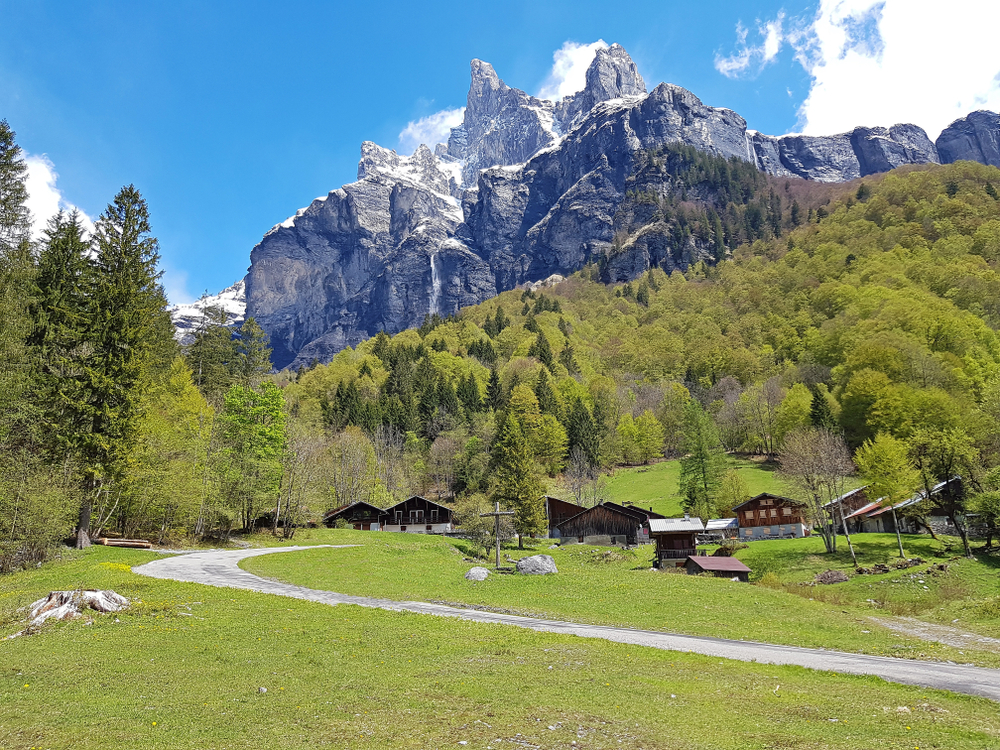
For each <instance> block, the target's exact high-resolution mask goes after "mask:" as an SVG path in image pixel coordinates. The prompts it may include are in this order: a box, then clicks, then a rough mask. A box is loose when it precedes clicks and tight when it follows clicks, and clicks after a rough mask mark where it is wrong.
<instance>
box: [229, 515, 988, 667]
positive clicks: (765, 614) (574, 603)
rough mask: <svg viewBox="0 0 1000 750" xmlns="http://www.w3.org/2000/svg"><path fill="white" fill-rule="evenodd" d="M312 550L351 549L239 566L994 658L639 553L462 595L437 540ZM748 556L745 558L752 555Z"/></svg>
mask: <svg viewBox="0 0 1000 750" xmlns="http://www.w3.org/2000/svg"><path fill="white" fill-rule="evenodd" d="M314 538H315V539H316V540H317V541H318V540H320V539H322V540H324V541H329V542H331V543H339V544H350V543H355V544H359V545H361V546H358V547H354V548H350V549H317V550H308V551H305V552H298V553H293V554H288V555H275V556H266V557H257V558H252V559H248V560H246V561H244V562H243V563H242V565H243V567H245V568H246V569H247V570H249V571H251V572H253V573H256V574H257V575H262V576H265V577H269V578H276V579H280V580H284V581H289V582H292V583H295V584H298V585H302V586H308V587H310V588H315V589H325V590H331V591H338V592H341V593H345V594H354V595H360V596H379V597H385V598H388V599H417V600H422V601H435V602H446V603H454V604H462V605H472V606H481V607H489V608H493V609H498V610H504V611H511V612H515V613H518V614H525V615H542V616H546V617H552V618H558V619H568V620H573V621H576V622H586V623H596V624H603V625H621V626H627V627H637V628H644V629H651V630H666V631H673V632H680V633H689V634H692V635H708V636H718V637H723V638H734V639H740V638H742V639H746V640H756V641H770V642H775V643H784V644H789V645H796V646H806V647H813V648H834V649H839V650H843V651H855V652H862V653H870V654H880V655H886V656H900V657H908V658H930V659H933V658H937V659H951V660H954V661H962V662H970V661H971V662H975V663H979V664H983V665H987V666H1000V654H997V653H993V652H989V651H981V652H980V651H976V652H972V651H966V653H965V654H960V653H959V652H958V651H957V650H955V649H953V648H950V647H947V646H943V645H940V644H936V643H930V642H927V641H922V640H918V639H915V638H907V637H904V636H901V635H899V634H897V633H894V632H892V631H889V630H887V629H884V628H881V627H878V626H877V625H874V624H873V623H872V622H871V620H870V619H869V616H870V615H872V614H877V613H879V610H878V609H877V608H876V607H873V606H872V605H871V604H869V603H867V602H865V603H863V606H858V605H856V604H851V605H850V606H844V604H845V603H844V602H841V601H839V600H836V599H834V600H832V601H829V602H828V601H821V599H823V598H826V597H827V596H829V594H830V592H829V590H828V589H830V588H835V587H816V589H804V588H802V587H797V588H795V591H796V593H790V590H786V589H784V588H781V587H778V588H768V587H764V586H748V585H746V584H740V583H734V582H732V581H729V580H724V579H718V578H707V577H696V576H687V575H684V574H683V573H681V574H673V573H664V572H659V571H653V570H651V569H650V559H651V556H652V547H649V546H647V547H642V548H638V549H635V550H629V551H621V550H617V549H609V548H599V547H587V546H583V545H570V546H566V547H563V548H560V549H553V550H548V549H544V545H543V548H542V549H541V551H544V552H545V553H547V554H551V555H552V556H553V557H554V558H555V561H556V565H557V567H558V568H559V575H558V576H531V577H526V576H505V575H495V576H491V577H490V578H489V579H487V580H486V581H484V582H483V583H473V582H470V581H466V580H465V579H464V578H463V574H464V573H465V571H466V570H467V569H468V568H469V567H471V566H472V564H473V563H472V562H470V561H467V560H466V559H464V557H463V555H462V553H461V552H460V551H459V550H458V549H456V548H455V546H453V545H452V544H451V543H449V542H448V541H447V540H445V539H443V538H441V537H433V536H423V535H407V534H388V533H376V534H372V533H371V532H355V531H349V530H348V531H318V532H314ZM892 538H893V540H894V539H895V537H892ZM782 543H785V544H788V545H789V546H788V547H785V548H782V550H783V551H787V553H788V554H789V556H790V559H800V558H803V557H806V558H809V559H812V558H822V557H823V556H821V555H818V554H815V553H818V552H819V551H821V550H822V542H821V541H820V540H819V539H804V540H798V541H792V540H785V541H784V542H781V541H779V542H775V544H778V545H780V544H782ZM757 544H758V543H754V545H753V546H752V547H751V550H756V549H757V547H756V545H757ZM537 551H539V550H537V549H536V550H534V551H531V550H528V551H518V550H515V549H512V550H509V554H511V555H513V556H515V557H517V556H521V555H527V554H534V553H535V552H537ZM925 552H926V554H927V555H928V559H932V558H933V559H934V560H943V559H947V558H946V557H941V556H940V555H943V554H945V553H944V550H943V548H942V549H941V550H939V551H935V550H932V549H930V548H928V549H927V550H925ZM938 552H940V554H938ZM872 556H873V560H874V557H875V556H877V555H876V553H875V551H874V550H873V552H872ZM763 557H768V556H767V555H763ZM948 557H950V555H949V556H948ZM769 559H770V558H769ZM886 559H891V557H884V556H879V557H878V561H880V562H881V561H883V560H886ZM753 564H755V565H756V564H758V563H757V562H754V563H753ZM790 564H791V563H790V562H784V563H783V562H781V561H780V559H779V561H778V562H776V563H775V566H777V567H781V569H784V567H787V566H788V565H790ZM811 564H812V565H814V566H815V567H816V568H817V571H819V570H825V568H824V567H822V561H821V562H818V563H817V562H813V563H811ZM963 567H969V568H975V569H976V570H979V569H980V568H982V567H983V566H982V565H981V564H979V563H964V564H960V563H954V569H955V570H956V571H958V570H961V569H963ZM789 580H791V579H789ZM892 588H893V589H895V587H894V586H893V587H892ZM820 589H822V591H820ZM813 592H816V593H815V594H814V593H813Z"/></svg>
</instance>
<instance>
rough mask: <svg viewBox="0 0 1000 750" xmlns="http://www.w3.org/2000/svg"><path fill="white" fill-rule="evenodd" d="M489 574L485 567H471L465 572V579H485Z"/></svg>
mask: <svg viewBox="0 0 1000 750" xmlns="http://www.w3.org/2000/svg"><path fill="white" fill-rule="evenodd" d="M489 576H490V571H489V570H487V569H486V568H480V567H476V568H472V569H471V570H470V571H469V572H468V573H466V574H465V580H466V581H485V580H486V579H487V578H489Z"/></svg>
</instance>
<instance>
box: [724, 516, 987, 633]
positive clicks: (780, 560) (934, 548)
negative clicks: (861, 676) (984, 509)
mask: <svg viewBox="0 0 1000 750" xmlns="http://www.w3.org/2000/svg"><path fill="white" fill-rule="evenodd" d="M851 539H852V541H853V542H854V548H855V551H856V553H857V555H858V563H859V564H860V565H861V566H864V567H867V566H871V565H872V564H873V563H876V562H886V563H889V562H892V561H895V560H896V559H898V556H899V548H898V547H897V545H896V537H895V535H893V534H855V535H854V536H853V537H851ZM903 545H904V551H905V552H906V554H907V557H909V558H916V557H920V558H923V559H924V560H927V561H928V562H929V563H942V562H943V563H945V564H947V565H948V566H949V567H948V570H947V571H946V572H941V571H937V570H932V571H931V572H930V573H928V572H927V571H928V567H929V566H928V565H920V566H918V567H914V568H909V569H905V570H897V571H894V572H892V573H887V574H884V575H869V576H866V575H855V574H854V565H853V563H852V561H851V556H850V553H849V551H848V549H847V543H846V541H845V540H844V538H843V537H840V538H838V549H837V553H836V554H835V555H834V556H830V555H827V554H825V553H823V545H822V542H821V541H820V540H819V539H818V538H812V539H796V540H773V541H759V542H754V543H753V544H751V545H750V546H749V547H748V548H747V549H744V550H741V551H739V552H738V553H737V557H739V558H740V559H741V560H743V562H745V563H746V564H747V566H749V567H750V568H752V569H753V570H754V571H755V577H758V578H759V577H760V576H762V575H763V574H764V573H766V572H773V573H775V575H777V576H778V577H779V578H780V580H781V583H782V584H784V588H785V590H787V591H789V592H793V593H797V594H799V595H800V596H812V597H814V598H817V599H823V600H824V601H827V602H829V603H831V604H834V605H837V606H841V605H844V606H848V605H849V606H854V607H860V608H862V609H864V610H866V611H872V612H874V613H877V614H891V615H905V616H908V617H918V618H920V619H924V620H928V621H931V622H938V623H943V624H948V625H951V624H955V625H957V626H958V627H961V628H965V629H968V630H973V631H975V632H978V633H982V634H984V635H988V636H991V637H995V638H1000V557H996V556H991V555H986V554H983V553H979V554H978V555H977V559H978V563H974V562H970V561H968V560H966V559H964V558H963V557H960V555H961V554H962V547H961V543H960V542H959V541H958V540H957V539H952V538H948V537H944V538H942V539H941V540H940V541H935V540H933V539H931V538H930V537H929V536H922V535H921V536H904V537H903ZM821 553H822V554H821ZM830 569H833V570H842V571H844V572H845V573H847V574H848V575H850V576H851V580H849V581H847V582H846V583H840V584H836V585H832V586H816V587H806V584H808V583H809V582H811V581H812V580H813V579H814V577H815V576H816V574H817V573H822V572H823V571H825V570H830ZM956 619H957V620H958V622H957V623H954V622H953V621H954V620H956Z"/></svg>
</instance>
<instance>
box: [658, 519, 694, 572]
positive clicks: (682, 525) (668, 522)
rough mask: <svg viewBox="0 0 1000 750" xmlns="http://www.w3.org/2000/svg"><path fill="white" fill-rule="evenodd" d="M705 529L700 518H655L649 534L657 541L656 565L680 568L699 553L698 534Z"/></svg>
mask: <svg viewBox="0 0 1000 750" xmlns="http://www.w3.org/2000/svg"><path fill="white" fill-rule="evenodd" d="M704 530H705V524H703V523H702V522H701V519H700V518H697V517H696V518H691V517H690V516H687V515H686V516H684V518H654V519H653V520H651V521H650V522H649V535H650V537H652V539H653V541H655V542H656V558H655V560H656V567H658V568H664V567H670V566H672V567H675V568H679V567H680V566H681V565H683V564H684V561H685V560H686V559H687V558H688V557H690V556H692V555H696V554H697V547H698V534H700V533H702V532H703V531H704Z"/></svg>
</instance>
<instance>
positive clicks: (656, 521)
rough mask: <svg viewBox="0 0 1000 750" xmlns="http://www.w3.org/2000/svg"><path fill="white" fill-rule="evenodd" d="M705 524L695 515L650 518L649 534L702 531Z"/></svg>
mask: <svg viewBox="0 0 1000 750" xmlns="http://www.w3.org/2000/svg"><path fill="white" fill-rule="evenodd" d="M704 530H705V524H703V523H702V522H701V519H700V518H698V517H697V516H696V517H694V518H650V519H649V533H650V534H669V533H672V532H683V531H704Z"/></svg>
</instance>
